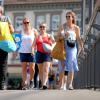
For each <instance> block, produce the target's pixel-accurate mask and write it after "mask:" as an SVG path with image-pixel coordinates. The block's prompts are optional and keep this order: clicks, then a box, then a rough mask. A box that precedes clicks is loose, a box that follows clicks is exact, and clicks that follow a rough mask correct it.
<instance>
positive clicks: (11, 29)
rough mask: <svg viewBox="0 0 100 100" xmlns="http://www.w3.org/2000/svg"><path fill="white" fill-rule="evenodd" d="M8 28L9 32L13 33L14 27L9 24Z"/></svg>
mask: <svg viewBox="0 0 100 100" xmlns="http://www.w3.org/2000/svg"><path fill="white" fill-rule="evenodd" d="M9 29H10V33H11V34H12V33H14V27H13V25H12V24H9Z"/></svg>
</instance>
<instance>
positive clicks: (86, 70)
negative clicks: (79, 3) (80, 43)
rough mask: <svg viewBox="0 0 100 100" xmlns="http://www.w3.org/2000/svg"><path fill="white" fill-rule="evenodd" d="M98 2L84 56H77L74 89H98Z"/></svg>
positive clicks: (99, 24)
mask: <svg viewBox="0 0 100 100" xmlns="http://www.w3.org/2000/svg"><path fill="white" fill-rule="evenodd" d="M98 14H99V15H100V1H99V0H98V3H97V4H96V7H95V9H94V13H93V16H92V17H91V20H90V23H89V26H88V30H87V33H86V37H85V38H84V39H85V40H84V55H81V54H80V55H79V59H78V60H79V61H78V62H79V69H80V71H79V72H78V73H77V74H76V76H75V80H74V85H75V88H94V89H97V88H100V22H98V21H100V18H99V17H100V16H98Z"/></svg>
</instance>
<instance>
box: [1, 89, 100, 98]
mask: <svg viewBox="0 0 100 100" xmlns="http://www.w3.org/2000/svg"><path fill="white" fill-rule="evenodd" d="M0 100H100V91H93V90H68V91H62V90H44V91H43V90H4V91H0Z"/></svg>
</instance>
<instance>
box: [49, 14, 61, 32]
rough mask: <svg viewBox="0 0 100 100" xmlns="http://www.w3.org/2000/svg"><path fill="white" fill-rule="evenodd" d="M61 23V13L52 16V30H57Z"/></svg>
mask: <svg viewBox="0 0 100 100" xmlns="http://www.w3.org/2000/svg"><path fill="white" fill-rule="evenodd" d="M59 25H60V15H52V17H51V30H52V31H57V30H58V28H59Z"/></svg>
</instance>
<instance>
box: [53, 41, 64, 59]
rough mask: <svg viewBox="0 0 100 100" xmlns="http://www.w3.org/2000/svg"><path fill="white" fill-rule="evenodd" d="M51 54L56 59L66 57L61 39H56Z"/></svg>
mask: <svg viewBox="0 0 100 100" xmlns="http://www.w3.org/2000/svg"><path fill="white" fill-rule="evenodd" d="M51 56H52V57H53V58H54V59H58V60H65V59H66V51H65V47H64V40H63V39H61V40H58V41H57V42H56V45H55V47H54V48H53V50H52V53H51Z"/></svg>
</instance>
